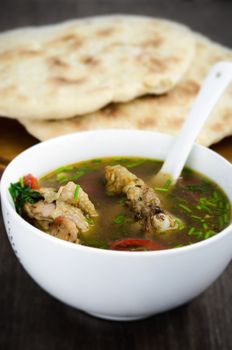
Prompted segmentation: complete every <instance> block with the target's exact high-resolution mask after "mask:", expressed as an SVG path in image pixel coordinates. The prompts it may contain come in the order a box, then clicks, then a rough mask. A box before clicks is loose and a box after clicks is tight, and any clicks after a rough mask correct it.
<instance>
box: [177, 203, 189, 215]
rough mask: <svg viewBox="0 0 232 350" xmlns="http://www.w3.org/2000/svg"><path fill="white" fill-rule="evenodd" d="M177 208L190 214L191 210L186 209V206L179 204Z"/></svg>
mask: <svg viewBox="0 0 232 350" xmlns="http://www.w3.org/2000/svg"><path fill="white" fill-rule="evenodd" d="M179 207H180V208H182V209H184V210H185V211H186V212H187V213H191V212H192V210H191V209H190V208H188V207H187V206H186V205H184V204H182V203H179Z"/></svg>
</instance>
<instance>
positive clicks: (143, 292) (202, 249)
mask: <svg viewBox="0 0 232 350" xmlns="http://www.w3.org/2000/svg"><path fill="white" fill-rule="evenodd" d="M171 142H172V137H170V136H167V135H164V134H159V133H153V132H145V131H131V130H108V131H106V130H103V131H90V132H83V133H77V134H72V135H67V136H62V137H59V138H56V139H52V140H49V141H46V142H43V143H40V144H38V145H36V146H34V147H32V148H30V149H28V150H26V151H25V152H23V153H21V154H20V155H19V156H18V157H16V158H15V159H14V160H13V161H12V162H11V163H10V164H9V166H8V167H7V169H6V170H5V172H4V174H3V177H2V180H1V198H2V210H3V217H4V222H5V226H6V231H7V234H8V237H9V240H10V242H11V245H12V248H13V250H14V252H15V254H16V255H17V257H18V259H19V261H20V262H21V264H22V265H23V266H24V268H25V270H26V271H27V272H28V273H29V275H30V276H31V277H32V278H33V279H34V280H35V281H36V282H37V283H38V284H39V285H40V286H41V287H42V288H43V289H45V290H46V291H47V292H48V293H50V294H51V295H53V296H54V297H56V298H57V299H59V300H61V301H63V302H64V303H67V304H69V305H71V306H73V307H75V308H77V309H80V310H84V311H86V312H88V313H90V314H93V315H95V316H98V317H102V318H106V319H112V320H134V319H140V318H144V317H147V316H150V315H152V314H155V313H158V312H162V311H165V310H168V309H171V308H174V307H176V306H178V305H181V304H183V303H185V302H187V301H189V300H190V299H192V298H194V297H195V296H197V295H198V294H200V293H201V292H202V291H203V290H205V289H206V288H207V287H208V286H209V285H210V284H211V283H212V282H214V281H215V279H216V278H217V277H218V276H219V275H220V274H221V273H222V271H223V270H224V269H225V267H226V266H227V265H228V263H229V262H230V260H231V258H232V225H230V226H229V227H227V228H226V229H225V230H223V232H221V233H220V234H218V235H216V236H214V237H212V238H210V239H208V240H206V241H203V242H200V243H196V244H193V245H191V246H186V247H182V248H177V249H170V250H164V251H157V252H154V251H153V252H134V253H131V252H120V251H109V250H102V249H97V248H89V247H85V246H81V245H75V244H73V243H70V242H65V241H62V240H59V239H57V238H54V237H52V236H49V235H47V234H45V233H44V232H41V231H40V230H38V229H36V228H35V227H33V226H31V225H30V224H29V223H27V222H26V221H25V220H23V219H22V218H21V217H20V216H19V215H18V214H17V213H16V212H15V209H14V205H13V202H12V200H11V197H10V195H9V193H8V187H9V185H10V183H11V182H15V181H17V180H18V179H19V177H20V176H22V175H24V174H27V173H29V172H30V173H32V174H34V175H35V176H38V177H39V176H41V175H42V174H44V173H47V172H49V171H51V170H53V169H55V168H57V167H59V166H61V165H66V164H69V163H74V162H78V161H81V160H84V159H91V158H98V157H102V156H141V157H150V158H157V159H165V156H166V154H167V152H168V149H169V148H170V146H171ZM187 164H188V166H190V167H191V168H192V169H194V170H197V171H200V172H201V173H203V174H205V175H206V176H208V177H209V178H211V179H212V180H213V181H215V182H217V183H218V184H219V185H220V186H221V187H222V188H223V190H224V191H225V192H226V193H227V195H228V197H229V198H230V200H231V199H232V181H231V178H232V165H231V164H230V163H229V162H227V161H226V160H225V159H223V158H222V157H221V156H219V155H218V154H216V153H215V152H213V151H211V150H209V149H207V148H204V147H202V146H199V145H195V146H194V148H193V151H192V152H191V155H190V157H189V159H188V162H187Z"/></svg>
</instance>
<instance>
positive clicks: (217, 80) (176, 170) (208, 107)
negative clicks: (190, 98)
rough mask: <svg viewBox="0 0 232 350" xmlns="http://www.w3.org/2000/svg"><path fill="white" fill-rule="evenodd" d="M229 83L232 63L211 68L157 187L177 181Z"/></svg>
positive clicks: (231, 76)
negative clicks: (198, 137)
mask: <svg viewBox="0 0 232 350" xmlns="http://www.w3.org/2000/svg"><path fill="white" fill-rule="evenodd" d="M231 80H232V63H230V62H219V63H217V64H215V65H214V66H213V67H212V69H211V70H210V72H209V75H208V76H207V78H206V79H205V80H204V82H203V84H202V86H201V89H200V92H199V94H198V96H197V98H196V100H195V101H194V103H193V105H192V108H191V110H190V112H189V114H188V116H187V118H186V121H185V122H184V124H183V126H182V128H181V130H180V132H179V134H178V135H177V136H176V137H175V139H174V142H173V144H172V145H171V148H170V151H169V153H168V156H167V158H166V160H165V162H164V164H163V166H162V168H161V169H160V171H159V172H158V173H157V174H156V175H155V177H154V183H156V184H159V186H160V185H162V184H164V183H165V182H166V181H167V179H170V180H171V181H172V184H174V183H175V182H176V180H177V179H178V178H179V176H180V174H181V171H182V169H183V167H184V165H185V162H186V160H187V158H188V155H189V153H190V151H191V149H192V147H193V144H194V142H195V140H196V138H197V136H198V134H199V132H200V131H201V129H202V127H203V125H204V123H205V122H206V120H207V119H208V117H209V114H210V112H211V111H212V109H213V107H214V106H215V104H216V102H217V101H218V99H219V97H220V96H221V94H222V93H223V91H224V90H225V88H226V87H227V85H228V84H229V83H230V82H231Z"/></svg>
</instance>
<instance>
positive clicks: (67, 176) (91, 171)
mask: <svg viewBox="0 0 232 350" xmlns="http://www.w3.org/2000/svg"><path fill="white" fill-rule="evenodd" d="M117 164H120V165H122V166H123V167H126V168H127V169H128V170H129V171H130V172H132V173H133V174H135V175H136V176H138V177H139V178H141V179H142V180H143V181H144V182H145V183H146V185H148V186H151V179H152V177H154V174H155V173H157V172H158V171H159V169H160V168H161V165H162V162H161V161H157V160H153V159H143V158H125V157H111V158H101V159H92V160H89V161H82V162H79V163H76V164H71V165H68V166H64V167H60V168H58V169H56V170H55V171H53V172H51V173H49V174H47V175H45V176H44V177H42V178H41V179H40V180H39V186H41V187H54V188H55V189H57V190H58V189H59V187H60V186H61V185H62V186H63V185H65V184H67V183H68V182H69V181H73V182H75V183H76V184H79V185H80V186H81V188H83V190H84V191H85V192H86V193H87V194H88V196H89V198H90V200H91V201H92V202H93V204H94V206H95V208H96V211H97V213H98V216H97V217H94V218H89V219H87V220H88V223H89V225H90V229H89V230H88V231H87V232H82V233H80V234H79V237H78V238H79V243H80V244H82V245H86V246H91V247H97V248H103V249H110V247H111V245H112V242H114V241H117V240H122V239H128V238H131V239H149V240H151V241H153V242H155V243H157V244H160V245H161V246H162V247H163V248H164V249H170V248H176V247H182V246H186V245H189V244H193V243H196V242H199V241H202V240H205V239H208V238H210V237H212V236H214V235H215V234H217V233H218V232H220V231H221V230H223V229H224V228H225V227H226V226H228V225H229V223H230V220H231V206H230V202H229V200H228V198H227V197H226V195H225V193H224V192H223V191H222V190H221V189H220V188H219V186H218V185H216V184H215V183H214V182H212V181H211V180H209V179H208V178H206V177H204V176H203V175H201V174H199V173H197V172H195V171H192V170H190V169H188V168H185V169H184V170H183V172H182V175H181V177H180V178H179V179H178V181H177V183H176V184H175V186H173V187H172V186H170V183H166V184H165V185H164V186H163V187H161V188H153V189H154V191H155V193H156V194H157V195H158V197H159V198H160V200H161V203H162V207H163V208H165V210H167V211H168V212H169V213H170V214H172V215H173V216H174V217H175V220H176V223H177V226H178V228H177V229H175V230H166V231H164V232H162V231H161V232H156V231H155V230H152V232H143V231H142V230H141V226H140V225H138V223H137V222H136V220H135V215H134V213H133V211H132V210H131V208H129V207H128V205H127V200H126V198H125V196H124V195H123V194H115V193H112V192H109V191H107V190H106V180H105V174H104V173H105V167H106V166H107V165H117ZM131 250H146V247H144V249H141V247H136V246H135V247H134V248H133V249H131Z"/></svg>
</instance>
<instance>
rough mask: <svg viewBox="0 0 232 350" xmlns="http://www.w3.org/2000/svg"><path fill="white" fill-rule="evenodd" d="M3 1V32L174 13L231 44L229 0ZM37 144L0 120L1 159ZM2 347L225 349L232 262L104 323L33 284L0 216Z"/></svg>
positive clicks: (225, 144) (231, 319)
mask: <svg viewBox="0 0 232 350" xmlns="http://www.w3.org/2000/svg"><path fill="white" fill-rule="evenodd" d="M0 4H1V11H0V30H4V29H9V28H13V27H16V26H23V25H30V24H42V23H51V22H55V21H58V20H62V19H66V18H71V17H74V16H76V17H81V16H86V15H93V14H101V13H113V12H121V13H122V12H124V13H138V14H147V15H155V16H164V17H166V18H171V19H175V20H178V21H180V22H183V23H186V24H188V25H190V26H192V27H193V28H194V29H196V30H199V31H201V32H203V33H204V34H206V35H208V36H210V37H211V38H213V39H216V40H218V41H219V42H221V43H223V44H227V45H231V43H232V31H231V15H232V2H231V1H226V0H224V1H222V0H218V1H216V0H188V1H187V0H172V1H170V0H157V1H152V0H117V1H113V0H110V1H106V0H103V1H102V0H95V1H93V0H92V1H91V0H83V1H77V0H1V2H0ZM36 142H37V140H36V139H35V138H33V137H31V136H30V135H28V134H27V133H26V131H25V130H24V129H23V127H22V126H20V125H19V123H17V122H16V121H14V120H9V119H5V118H0V160H1V162H3V163H4V162H5V163H6V162H7V160H10V159H12V158H14V157H15V156H16V155H17V154H18V153H19V152H21V151H22V150H24V149H26V148H27V147H29V146H31V145H33V144H35V143H36ZM231 146H232V138H231V137H230V138H227V139H225V140H223V141H222V142H220V143H218V144H217V145H214V146H213V147H212V148H213V149H214V150H216V151H217V152H218V153H220V154H222V155H223V156H224V157H226V158H227V159H228V160H230V161H232V147H231ZM2 158H4V159H5V161H4V160H2ZM41 259H42V257H41ZM200 268H201V267H200V266H196V269H200ZM138 283H139V276H138ZM100 297H101V296H99V298H100ZM128 297H129V296H128ZM0 349H4V350H5V349H6V350H8V349H9V350H18V349H19V350H21V349H22V350H31V349H33V350H34V349H35V350H46V349H49V350H53V349H54V350H59V349H64V350H66V349H67V350H72V349H76V350H79V349H86V350H89V349H90V350H91V349H96V350H98V349H99V350H104V349H107V350H109V349H112V350H114V349H115V350H116V349H117V350H118V349H119V350H124V349H125V350H129V349H139V350H140V349H144V350H150V349H162V350H166V349H167V350H169V349H170V350H182V349H183V350H187V349H189V350H195V349H197V350H198V349H199V350H201V349H204V350H208V349H210V350H211V349H212V350H218V349H220V350H230V349H232V266H231V264H230V266H229V267H228V268H227V269H226V271H225V272H224V273H223V274H222V276H221V277H220V278H219V279H218V280H217V281H216V282H215V283H214V284H213V285H212V286H211V287H210V288H209V289H208V290H207V291H205V292H204V293H203V294H202V295H200V296H199V297H198V298H196V299H194V300H193V301H192V302H190V303H188V304H186V305H184V306H182V307H180V308H178V309H176V310H172V311H170V312H166V313H164V314H160V315H156V316H154V317H152V318H150V319H147V320H143V321H138V322H131V323H121V322H119V323H115V322H108V321H102V320H98V319H95V318H93V317H90V316H88V315H86V314H84V313H82V312H79V311H76V310H74V309H72V308H69V307H68V306H66V305H63V304H62V303H60V302H59V301H56V300H55V299H53V298H52V297H50V296H49V295H48V294H46V293H45V292H44V291H43V290H42V289H41V288H40V287H38V286H37V285H36V284H35V283H34V282H33V280H32V279H31V278H30V277H29V276H28V275H27V273H26V272H25V271H24V270H23V268H22V267H21V266H20V265H19V263H18V261H17V259H16V257H15V256H14V254H13V252H12V250H11V248H10V245H9V243H8V240H7V238H6V234H5V230H4V226H3V222H2V217H1V215H0Z"/></svg>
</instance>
